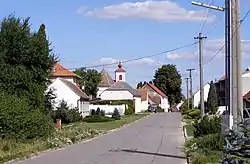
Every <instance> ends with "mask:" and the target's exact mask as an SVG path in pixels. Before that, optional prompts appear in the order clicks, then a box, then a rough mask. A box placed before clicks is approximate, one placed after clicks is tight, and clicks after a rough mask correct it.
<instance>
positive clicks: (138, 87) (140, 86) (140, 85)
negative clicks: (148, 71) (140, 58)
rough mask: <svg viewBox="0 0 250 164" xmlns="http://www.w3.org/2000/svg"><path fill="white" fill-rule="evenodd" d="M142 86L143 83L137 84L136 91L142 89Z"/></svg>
mask: <svg viewBox="0 0 250 164" xmlns="http://www.w3.org/2000/svg"><path fill="white" fill-rule="evenodd" d="M142 86H143V83H142V82H141V81H140V82H139V83H138V84H137V87H136V89H140V88H142Z"/></svg>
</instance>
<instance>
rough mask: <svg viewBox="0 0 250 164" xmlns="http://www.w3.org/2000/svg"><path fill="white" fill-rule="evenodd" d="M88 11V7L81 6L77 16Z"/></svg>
mask: <svg viewBox="0 0 250 164" xmlns="http://www.w3.org/2000/svg"><path fill="white" fill-rule="evenodd" d="M87 9H88V7H87V6H80V7H79V8H78V9H77V10H76V13H77V14H81V13H84V12H86V11H87Z"/></svg>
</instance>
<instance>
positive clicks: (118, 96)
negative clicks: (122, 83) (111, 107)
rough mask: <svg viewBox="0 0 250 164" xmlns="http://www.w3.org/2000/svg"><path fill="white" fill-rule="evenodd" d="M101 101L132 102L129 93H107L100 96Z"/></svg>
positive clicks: (131, 96)
mask: <svg viewBox="0 0 250 164" xmlns="http://www.w3.org/2000/svg"><path fill="white" fill-rule="evenodd" d="M101 99H102V100H133V95H132V94H131V93H130V92H129V91H107V90H105V91H104V92H103V93H102V94H101Z"/></svg>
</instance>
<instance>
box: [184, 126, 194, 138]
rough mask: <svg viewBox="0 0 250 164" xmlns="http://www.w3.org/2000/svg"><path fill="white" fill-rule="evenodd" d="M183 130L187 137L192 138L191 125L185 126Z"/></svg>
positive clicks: (192, 128) (192, 130)
mask: <svg viewBox="0 0 250 164" xmlns="http://www.w3.org/2000/svg"><path fill="white" fill-rule="evenodd" d="M184 128H185V129H186V132H187V137H193V136H194V127H193V125H185V126H184Z"/></svg>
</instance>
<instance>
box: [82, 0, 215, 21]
mask: <svg viewBox="0 0 250 164" xmlns="http://www.w3.org/2000/svg"><path fill="white" fill-rule="evenodd" d="M79 11H81V10H79ZM78 13H81V14H84V15H85V16H92V17H96V18H100V19H122V18H123V19H148V20H157V21H203V20H204V19H205V18H204V16H203V15H204V11H194V10H187V9H185V8H183V7H181V6H179V5H178V4H177V3H175V2H171V1H169V0H165V1H150V0H149V1H144V2H134V3H133V2H125V3H121V4H113V5H108V6H104V7H103V8H96V9H93V10H88V11H86V10H84V11H82V12H78ZM215 18H216V16H215V15H208V17H207V22H213V21H214V20H215Z"/></svg>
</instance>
